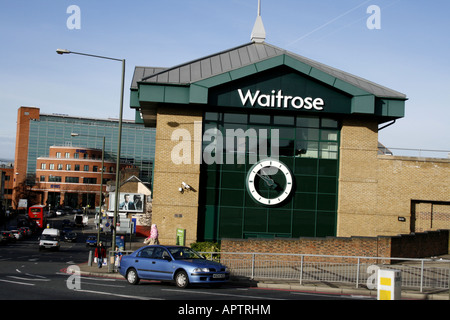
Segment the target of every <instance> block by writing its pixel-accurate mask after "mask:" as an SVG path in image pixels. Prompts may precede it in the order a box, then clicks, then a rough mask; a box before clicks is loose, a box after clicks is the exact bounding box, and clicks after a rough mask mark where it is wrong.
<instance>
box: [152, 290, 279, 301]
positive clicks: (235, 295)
mask: <svg viewBox="0 0 450 320" xmlns="http://www.w3.org/2000/svg"><path fill="white" fill-rule="evenodd" d="M161 291H172V292H180V293H181V292H186V291H182V290H175V289H161ZM189 293H190V294H191V293H199V294H206V295H213V296H226V297H238V298H247V299H261V300H263V299H265V300H286V299H277V298H266V297H256V296H248V295H245V296H243V295H239V294H229V293H214V292H204V291H189Z"/></svg>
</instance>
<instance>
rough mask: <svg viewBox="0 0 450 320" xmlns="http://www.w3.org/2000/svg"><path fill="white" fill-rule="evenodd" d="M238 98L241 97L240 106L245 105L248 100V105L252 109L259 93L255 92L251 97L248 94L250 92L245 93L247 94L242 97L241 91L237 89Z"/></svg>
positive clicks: (250, 94)
mask: <svg viewBox="0 0 450 320" xmlns="http://www.w3.org/2000/svg"><path fill="white" fill-rule="evenodd" d="M238 92H239V96H240V97H241V101H242V105H244V106H245V105H246V103H247V100H250V105H251V106H252V107H253V106H254V105H255V102H256V98H258V96H259V93H260V91H259V90H258V91H256V93H255V95H254V96H253V97H252V93H251V92H250V90H248V91H247V94H246V95H245V97H244V96H243V95H242V90H241V89H239V90H238Z"/></svg>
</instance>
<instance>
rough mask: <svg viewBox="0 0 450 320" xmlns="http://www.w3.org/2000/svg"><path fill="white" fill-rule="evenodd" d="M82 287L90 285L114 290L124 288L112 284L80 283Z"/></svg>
mask: <svg viewBox="0 0 450 320" xmlns="http://www.w3.org/2000/svg"><path fill="white" fill-rule="evenodd" d="M81 284H82V285H85V284H86V285H92V286H103V287H114V288H125V286H118V285H114V284H104V283H92V282H86V281H83V282H81Z"/></svg>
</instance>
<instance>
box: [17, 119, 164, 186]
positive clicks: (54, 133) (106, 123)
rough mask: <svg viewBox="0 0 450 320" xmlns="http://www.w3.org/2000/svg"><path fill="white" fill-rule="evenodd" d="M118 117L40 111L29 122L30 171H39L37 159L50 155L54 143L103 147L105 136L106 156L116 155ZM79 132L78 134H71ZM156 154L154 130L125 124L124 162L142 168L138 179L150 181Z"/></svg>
mask: <svg viewBox="0 0 450 320" xmlns="http://www.w3.org/2000/svg"><path fill="white" fill-rule="evenodd" d="M118 128H119V122H118V120H107V119H92V118H81V117H71V116H66V115H57V114H53V115H49V114H40V115H39V119H32V121H30V122H29V144H28V156H27V168H26V172H27V174H28V175H29V174H35V173H36V159H37V158H38V157H48V156H49V148H50V147H51V146H72V147H80V148H91V149H99V150H101V149H102V144H103V137H105V159H110V160H111V159H114V160H115V159H116V158H117V142H118V133H119V130H118ZM72 134H76V135H72ZM154 157H155V129H154V128H146V127H144V125H142V124H136V123H135V122H134V121H128V120H124V121H123V125H122V145H121V161H122V162H126V163H129V164H132V165H134V166H137V167H138V168H139V169H140V174H139V179H141V181H142V182H145V183H151V180H152V170H153V162H154Z"/></svg>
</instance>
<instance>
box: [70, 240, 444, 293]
mask: <svg viewBox="0 0 450 320" xmlns="http://www.w3.org/2000/svg"><path fill="white" fill-rule="evenodd" d="M143 245H144V244H143V243H141V242H133V243H131V244H130V243H129V244H127V248H126V250H131V251H134V250H136V249H138V248H139V247H141V246H143ZM440 258H442V259H444V260H449V259H450V255H445V256H442V257H440ZM437 263H438V262H437ZM78 267H79V269H80V274H81V275H84V276H93V277H106V278H115V279H124V277H123V276H122V275H121V274H119V273H118V272H114V271H112V270H109V269H108V267H107V266H104V267H102V268H98V267H97V264H96V263H94V262H92V264H91V265H89V263H88V262H86V263H83V264H79V265H78ZM230 285H232V286H241V287H242V286H245V287H257V288H267V289H274V290H292V291H301V292H309V293H327V294H336V295H351V296H360V297H361V298H362V299H364V298H372V299H377V290H369V289H367V288H364V287H361V288H356V287H355V285H354V284H345V283H329V282H312V283H303V284H300V283H299V282H295V281H286V280H268V279H249V278H245V277H232V278H231V281H230ZM401 298H402V300H450V290H448V289H446V290H440V291H438V290H433V291H426V292H419V290H411V289H402V294H401Z"/></svg>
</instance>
